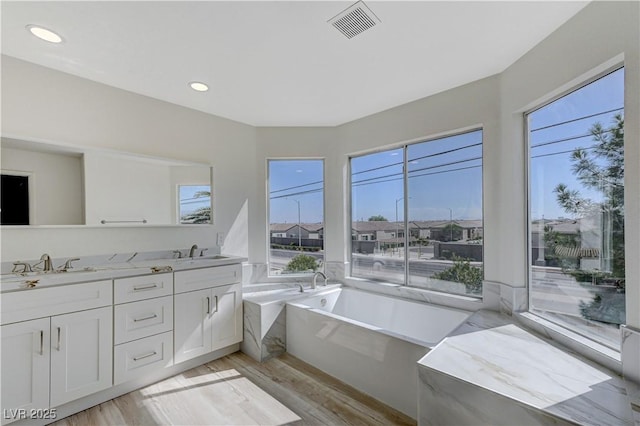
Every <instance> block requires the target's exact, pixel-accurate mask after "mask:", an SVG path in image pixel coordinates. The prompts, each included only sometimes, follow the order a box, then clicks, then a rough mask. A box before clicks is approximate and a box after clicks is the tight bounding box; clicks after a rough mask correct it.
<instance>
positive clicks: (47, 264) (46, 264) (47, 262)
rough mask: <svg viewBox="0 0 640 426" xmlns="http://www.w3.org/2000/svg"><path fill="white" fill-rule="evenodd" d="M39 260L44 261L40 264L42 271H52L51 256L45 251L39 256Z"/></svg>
mask: <svg viewBox="0 0 640 426" xmlns="http://www.w3.org/2000/svg"><path fill="white" fill-rule="evenodd" d="M40 260H42V261H43V262H44V264H43V265H42V270H43V271H44V272H51V271H53V263H52V262H51V257H50V256H49V255H48V254H47V253H45V254H43V255H42V256H40Z"/></svg>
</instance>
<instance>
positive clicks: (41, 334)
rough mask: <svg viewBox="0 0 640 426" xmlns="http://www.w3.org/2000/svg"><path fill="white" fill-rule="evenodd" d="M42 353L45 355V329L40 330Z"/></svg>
mask: <svg viewBox="0 0 640 426" xmlns="http://www.w3.org/2000/svg"><path fill="white" fill-rule="evenodd" d="M40 355H44V331H43V330H40Z"/></svg>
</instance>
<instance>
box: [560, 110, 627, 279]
mask: <svg viewBox="0 0 640 426" xmlns="http://www.w3.org/2000/svg"><path fill="white" fill-rule="evenodd" d="M613 121H614V123H613V125H612V126H611V127H610V128H609V129H604V128H603V127H602V125H601V124H600V123H596V124H594V125H593V126H592V127H591V130H590V133H591V135H592V136H593V139H594V141H595V142H596V144H595V145H594V146H593V149H592V150H591V149H584V148H578V149H575V150H574V151H573V153H572V154H571V162H572V167H571V170H572V171H573V173H574V174H575V175H576V177H577V178H578V181H579V182H580V183H581V184H582V185H583V186H584V187H585V188H588V189H591V190H596V191H599V192H601V193H602V194H603V201H600V202H595V201H593V200H591V199H589V198H585V197H583V196H582V195H581V194H580V191H578V190H575V189H569V188H568V187H567V186H566V185H565V184H563V183H560V184H558V185H557V186H556V188H555V189H554V192H555V194H556V199H557V201H558V204H559V205H560V206H561V207H562V208H563V209H564V210H565V211H566V212H568V213H573V214H576V215H588V214H593V213H600V214H602V215H603V218H604V219H605V220H607V221H608V222H609V223H611V226H612V230H611V239H612V249H613V264H612V271H611V272H612V273H613V275H614V276H616V277H619V278H623V277H624V276H625V271H624V118H623V117H622V115H620V114H616V116H615V117H614V119H613Z"/></svg>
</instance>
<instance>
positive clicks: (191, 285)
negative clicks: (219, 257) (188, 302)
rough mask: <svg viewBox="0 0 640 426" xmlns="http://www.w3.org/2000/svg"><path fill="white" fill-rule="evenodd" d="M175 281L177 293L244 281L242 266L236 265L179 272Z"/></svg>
mask: <svg viewBox="0 0 640 426" xmlns="http://www.w3.org/2000/svg"><path fill="white" fill-rule="evenodd" d="M175 280H176V293H184V292H187V291H194V290H202V289H205V288H210V287H218V286H221V285H227V284H235V283H239V282H240V281H241V280H242V265H240V264H235V265H226V266H216V267H213V268H203V269H192V270H190V271H178V272H176V273H175Z"/></svg>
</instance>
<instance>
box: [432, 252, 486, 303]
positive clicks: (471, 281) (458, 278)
mask: <svg viewBox="0 0 640 426" xmlns="http://www.w3.org/2000/svg"><path fill="white" fill-rule="evenodd" d="M433 277H434V278H436V279H439V280H445V281H453V282H457V283H462V284H464V285H465V287H466V288H467V293H473V294H480V293H481V292H482V268H477V267H475V266H473V265H471V263H469V261H468V260H466V259H463V258H461V257H458V256H455V255H454V256H453V266H452V267H450V268H447V269H445V270H444V271H442V272H437V273H435V274H433Z"/></svg>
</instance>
